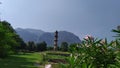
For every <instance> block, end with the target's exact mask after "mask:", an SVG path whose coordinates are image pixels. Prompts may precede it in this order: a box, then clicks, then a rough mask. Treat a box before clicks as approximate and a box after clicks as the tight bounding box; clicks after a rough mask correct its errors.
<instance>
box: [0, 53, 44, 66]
mask: <svg viewBox="0 0 120 68" xmlns="http://www.w3.org/2000/svg"><path fill="white" fill-rule="evenodd" d="M41 62H42V55H41V54H40V53H26V54H18V55H11V56H9V57H7V58H5V59H0V68H38V67H37V66H35V63H41Z"/></svg>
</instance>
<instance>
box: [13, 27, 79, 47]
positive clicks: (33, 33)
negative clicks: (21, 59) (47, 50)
mask: <svg viewBox="0 0 120 68" xmlns="http://www.w3.org/2000/svg"><path fill="white" fill-rule="evenodd" d="M15 31H16V32H17V34H18V35H20V37H21V38H22V39H23V40H24V41H25V42H28V41H34V42H35V43H38V42H42V41H45V42H46V43H47V44H48V46H51V45H53V43H54V32H45V31H43V30H39V29H31V28H27V29H23V28H16V29H15ZM62 42H67V43H68V44H72V43H81V40H80V39H79V37H78V36H76V35H75V34H74V33H72V32H68V31H58V45H60V44H61V43H62Z"/></svg>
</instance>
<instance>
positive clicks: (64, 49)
mask: <svg viewBox="0 0 120 68" xmlns="http://www.w3.org/2000/svg"><path fill="white" fill-rule="evenodd" d="M61 50H62V51H68V43H67V42H62V44H61Z"/></svg>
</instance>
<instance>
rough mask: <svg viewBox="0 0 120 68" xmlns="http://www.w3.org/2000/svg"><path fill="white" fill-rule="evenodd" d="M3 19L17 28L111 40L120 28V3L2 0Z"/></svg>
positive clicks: (107, 0)
mask: <svg viewBox="0 0 120 68" xmlns="http://www.w3.org/2000/svg"><path fill="white" fill-rule="evenodd" d="M0 2H2V4H0V17H1V19H2V20H6V21H8V22H9V23H11V25H12V26H13V27H14V28H18V27H20V28H34V29H41V30H43V31H46V32H54V31H55V30H58V31H62V30H65V31H69V32H72V33H74V34H76V35H77V36H79V37H80V38H81V39H82V38H83V37H84V36H85V35H87V34H89V35H92V36H95V37H97V38H100V39H101V38H108V39H109V40H111V39H112V36H113V35H115V34H114V33H112V32H111V30H112V29H115V28H116V26H117V25H120V0H0Z"/></svg>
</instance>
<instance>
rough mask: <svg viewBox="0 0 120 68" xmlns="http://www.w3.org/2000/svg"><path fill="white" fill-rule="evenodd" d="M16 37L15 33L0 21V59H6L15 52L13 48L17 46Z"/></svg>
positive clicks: (7, 24)
mask: <svg viewBox="0 0 120 68" xmlns="http://www.w3.org/2000/svg"><path fill="white" fill-rule="evenodd" d="M16 36H17V34H16V32H15V31H14V29H13V28H12V26H11V25H10V24H9V23H8V22H6V21H0V57H6V56H7V55H9V54H11V53H14V52H15V47H16V46H19V43H18V42H17V41H16V39H15V37H16Z"/></svg>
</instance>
